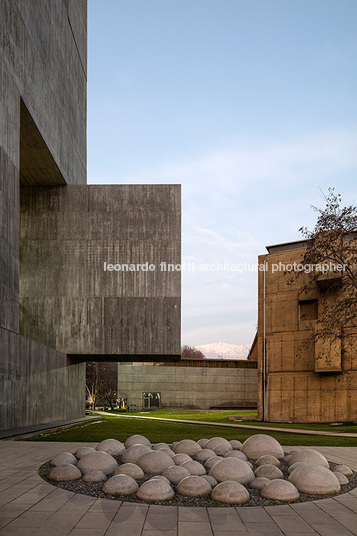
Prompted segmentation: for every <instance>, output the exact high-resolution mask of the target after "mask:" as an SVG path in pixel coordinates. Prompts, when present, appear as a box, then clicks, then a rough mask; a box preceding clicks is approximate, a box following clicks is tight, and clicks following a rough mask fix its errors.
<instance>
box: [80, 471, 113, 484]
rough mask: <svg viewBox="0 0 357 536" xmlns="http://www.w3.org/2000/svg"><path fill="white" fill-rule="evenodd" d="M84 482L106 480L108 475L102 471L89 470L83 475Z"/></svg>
mask: <svg viewBox="0 0 357 536" xmlns="http://www.w3.org/2000/svg"><path fill="white" fill-rule="evenodd" d="M83 480H84V482H105V481H106V480H107V477H106V476H105V474H104V473H102V471H89V473H86V474H85V475H84V477H83Z"/></svg>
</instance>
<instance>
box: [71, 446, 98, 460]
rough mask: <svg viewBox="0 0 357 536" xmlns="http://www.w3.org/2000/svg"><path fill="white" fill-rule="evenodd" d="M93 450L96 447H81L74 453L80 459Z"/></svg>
mask: <svg viewBox="0 0 357 536" xmlns="http://www.w3.org/2000/svg"><path fill="white" fill-rule="evenodd" d="M92 452H95V449H93V448H92V447H79V448H78V449H77V450H76V452H75V453H74V455H75V457H76V458H77V459H78V460H80V459H81V458H83V456H85V455H86V454H91V453H92Z"/></svg>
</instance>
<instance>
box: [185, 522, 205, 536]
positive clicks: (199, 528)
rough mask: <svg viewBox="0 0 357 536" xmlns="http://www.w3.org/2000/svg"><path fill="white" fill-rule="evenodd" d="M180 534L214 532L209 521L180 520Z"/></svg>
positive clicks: (195, 534)
mask: <svg viewBox="0 0 357 536" xmlns="http://www.w3.org/2000/svg"><path fill="white" fill-rule="evenodd" d="M178 536H213V533H212V529H211V525H210V524H209V523H203V522H200V521H179V523H178Z"/></svg>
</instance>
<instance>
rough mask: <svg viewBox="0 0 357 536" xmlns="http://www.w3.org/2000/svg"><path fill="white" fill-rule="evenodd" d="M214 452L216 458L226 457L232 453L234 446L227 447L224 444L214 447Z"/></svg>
mask: <svg viewBox="0 0 357 536" xmlns="http://www.w3.org/2000/svg"><path fill="white" fill-rule="evenodd" d="M212 450H213V452H214V453H215V455H216V456H225V455H226V454H227V453H228V452H232V450H233V448H232V445H229V446H228V445H225V444H224V443H222V444H220V445H217V446H216V447H213V449H212Z"/></svg>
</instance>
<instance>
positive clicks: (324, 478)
mask: <svg viewBox="0 0 357 536" xmlns="http://www.w3.org/2000/svg"><path fill="white" fill-rule="evenodd" d="M289 481H290V482H291V483H292V484H294V486H296V487H297V489H298V490H299V491H300V492H301V493H311V494H312V495H314V494H316V495H329V494H332V493H338V492H339V491H340V490H341V486H340V483H339V481H338V478H337V476H336V475H335V474H334V473H333V472H332V471H330V469H327V467H322V466H321V465H308V466H307V467H298V468H297V469H295V471H293V472H292V473H291V475H290V476H289Z"/></svg>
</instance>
